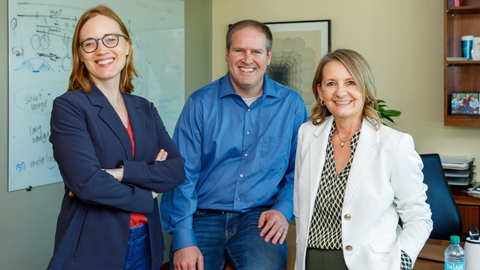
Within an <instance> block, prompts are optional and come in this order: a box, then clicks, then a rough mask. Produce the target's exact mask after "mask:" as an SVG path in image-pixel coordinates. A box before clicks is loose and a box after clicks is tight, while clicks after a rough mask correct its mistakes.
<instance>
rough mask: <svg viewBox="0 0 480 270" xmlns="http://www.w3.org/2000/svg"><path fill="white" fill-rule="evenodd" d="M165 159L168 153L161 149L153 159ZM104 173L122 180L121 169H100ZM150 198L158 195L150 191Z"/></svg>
mask: <svg viewBox="0 0 480 270" xmlns="http://www.w3.org/2000/svg"><path fill="white" fill-rule="evenodd" d="M167 157H168V153H167V151H165V150H163V149H160V151H158V154H157V157H156V158H155V161H160V162H162V161H164V160H167ZM102 170H104V171H106V172H107V173H109V174H110V175H112V176H113V177H114V178H115V179H117V180H118V181H119V182H122V179H123V167H121V168H116V169H102ZM68 196H70V197H74V196H75V194H73V192H71V191H70V193H68ZM152 196H153V198H154V199H155V198H157V196H158V193H157V192H155V191H152Z"/></svg>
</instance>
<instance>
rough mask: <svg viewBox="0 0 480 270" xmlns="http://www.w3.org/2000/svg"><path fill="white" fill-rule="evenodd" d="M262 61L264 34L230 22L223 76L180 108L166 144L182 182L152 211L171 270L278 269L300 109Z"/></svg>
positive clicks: (266, 57) (266, 47) (282, 263)
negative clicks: (165, 238) (181, 162)
mask: <svg viewBox="0 0 480 270" xmlns="http://www.w3.org/2000/svg"><path fill="white" fill-rule="evenodd" d="M271 54H272V33H271V32H270V29H268V27H267V26H265V25H264V24H263V23H260V22H257V21H253V20H246V21H241V22H238V23H236V24H234V25H233V26H232V27H231V28H230V29H229V30H228V33H227V46H226V52H225V61H226V62H227V64H228V73H227V74H226V75H225V76H224V77H222V78H220V79H219V80H217V81H214V82H212V83H210V84H208V85H207V86H205V87H203V88H201V89H199V90H197V91H196V92H194V93H193V94H192V95H191V96H190V97H189V99H188V100H187V102H186V104H185V107H184V108H183V111H182V114H181V115H180V118H179V120H178V123H177V126H176V127H175V132H174V135H173V140H174V142H175V143H176V145H177V146H178V148H179V150H180V152H181V154H182V156H183V157H184V158H185V161H186V162H185V170H186V180H185V182H184V184H182V185H180V186H179V187H177V188H176V189H174V190H173V191H171V192H168V193H165V194H164V195H163V198H162V203H161V209H162V221H163V225H164V229H165V230H166V231H167V232H169V233H173V242H172V247H171V256H170V261H171V268H172V269H176V270H191V269H193V270H195V269H199V270H203V269H207V270H223V269H225V264H226V260H228V261H230V262H231V263H232V265H233V266H234V268H235V269H252V270H254V269H272V270H279V269H285V268H286V260H287V247H286V243H284V241H285V237H286V234H287V231H288V224H289V221H290V219H291V217H292V215H293V178H294V175H293V174H294V173H293V170H294V167H295V153H296V147H297V131H298V128H299V127H300V125H301V124H302V123H304V122H305V121H306V120H307V111H306V108H305V103H304V102H303V100H302V98H301V97H300V95H299V94H298V93H296V92H295V91H293V90H291V89H289V88H287V87H285V86H283V85H281V84H278V83H276V82H274V81H272V80H270V79H269V77H268V76H267V75H266V74H265V71H266V69H267V66H268V65H269V64H270V58H271ZM172 253H173V254H172Z"/></svg>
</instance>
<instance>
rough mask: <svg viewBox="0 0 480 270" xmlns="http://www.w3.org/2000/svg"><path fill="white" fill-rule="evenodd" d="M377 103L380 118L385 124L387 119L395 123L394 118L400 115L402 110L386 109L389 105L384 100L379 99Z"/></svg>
mask: <svg viewBox="0 0 480 270" xmlns="http://www.w3.org/2000/svg"><path fill="white" fill-rule="evenodd" d="M377 105H378V111H379V112H380V120H382V122H383V124H384V125H386V124H387V121H388V122H391V123H392V124H395V122H394V121H393V119H392V118H393V117H399V116H400V115H401V114H402V112H401V111H397V110H387V109H385V108H386V107H388V106H387V103H386V102H385V101H384V100H381V99H377Z"/></svg>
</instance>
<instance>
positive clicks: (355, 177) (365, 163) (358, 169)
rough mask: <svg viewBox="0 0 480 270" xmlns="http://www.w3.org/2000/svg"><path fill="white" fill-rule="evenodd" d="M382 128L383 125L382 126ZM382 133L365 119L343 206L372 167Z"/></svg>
mask: <svg viewBox="0 0 480 270" xmlns="http://www.w3.org/2000/svg"><path fill="white" fill-rule="evenodd" d="M380 128H381V127H380ZM379 136H380V133H379V132H378V131H377V130H375V128H374V127H373V126H372V125H371V124H370V122H368V121H367V120H366V119H363V124H362V129H361V131H360V139H359V141H358V144H357V149H356V150H355V156H354V157H353V162H352V168H351V169H350V174H349V176H348V180H347V187H346V189H345V197H344V202H343V207H346V206H347V205H348V203H349V202H350V200H351V199H352V196H353V194H354V193H355V190H356V189H357V187H358V185H359V184H360V183H361V182H362V181H363V179H364V178H365V173H366V172H367V171H368V170H369V169H370V168H369V167H370V164H371V162H372V160H373V158H374V157H375V155H376V154H377V149H376V146H377V145H378V143H379V139H380V137H379Z"/></svg>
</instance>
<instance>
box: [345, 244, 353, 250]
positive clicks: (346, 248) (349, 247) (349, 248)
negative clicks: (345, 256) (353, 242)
mask: <svg viewBox="0 0 480 270" xmlns="http://www.w3.org/2000/svg"><path fill="white" fill-rule="evenodd" d="M352 249H353V247H352V246H350V245H348V246H346V247H345V250H347V251H352Z"/></svg>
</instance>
